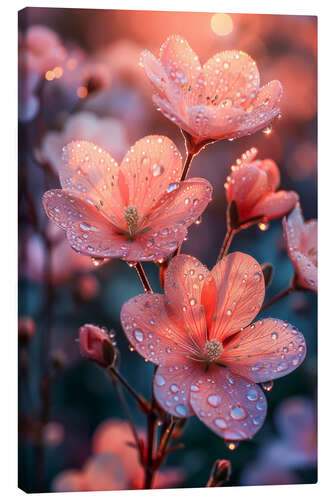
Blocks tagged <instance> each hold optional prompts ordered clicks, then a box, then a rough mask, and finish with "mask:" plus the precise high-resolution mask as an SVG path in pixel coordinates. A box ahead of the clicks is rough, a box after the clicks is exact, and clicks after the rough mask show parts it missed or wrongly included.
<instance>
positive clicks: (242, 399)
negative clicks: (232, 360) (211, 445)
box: [191, 366, 267, 440]
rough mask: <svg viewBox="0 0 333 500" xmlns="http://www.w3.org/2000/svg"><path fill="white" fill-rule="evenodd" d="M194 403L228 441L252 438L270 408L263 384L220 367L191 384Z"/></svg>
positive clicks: (209, 423) (207, 420)
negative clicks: (260, 384)
mask: <svg viewBox="0 0 333 500" xmlns="http://www.w3.org/2000/svg"><path fill="white" fill-rule="evenodd" d="M191 405H192V408H193V411H194V412H195V414H196V415H197V417H198V418H199V419H200V420H201V421H202V422H203V423H204V424H205V425H207V427H209V428H210V429H211V430H212V431H213V432H215V434H218V435H219V436H221V437H222V438H223V439H228V440H240V439H249V438H251V437H252V436H253V435H254V434H255V433H256V432H257V431H258V430H259V429H260V427H261V426H262V425H263V423H264V420H265V416H266V410H267V402H266V398H265V396H264V394H263V392H262V390H261V389H260V387H258V386H257V385H255V384H253V383H251V382H249V381H248V380H245V379H243V378H241V377H239V376H238V375H235V374H234V373H232V372H231V371H230V370H229V369H228V368H222V367H218V366H216V367H214V368H213V369H210V370H209V371H208V372H207V373H203V374H201V376H200V377H199V378H198V379H197V380H196V381H195V382H194V384H193V385H192V386H191Z"/></svg>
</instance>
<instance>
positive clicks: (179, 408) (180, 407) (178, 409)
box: [176, 405, 187, 417]
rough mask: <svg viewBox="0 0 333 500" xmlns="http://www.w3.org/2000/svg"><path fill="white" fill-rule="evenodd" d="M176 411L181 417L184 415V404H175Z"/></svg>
mask: <svg viewBox="0 0 333 500" xmlns="http://www.w3.org/2000/svg"><path fill="white" fill-rule="evenodd" d="M176 412H177V413H179V415H181V416H182V417H185V416H186V413H187V411H186V408H185V406H184V405H177V406H176Z"/></svg>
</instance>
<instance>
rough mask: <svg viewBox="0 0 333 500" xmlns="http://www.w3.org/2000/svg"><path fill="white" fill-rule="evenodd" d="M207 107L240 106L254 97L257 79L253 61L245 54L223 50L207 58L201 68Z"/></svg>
mask: <svg viewBox="0 0 333 500" xmlns="http://www.w3.org/2000/svg"><path fill="white" fill-rule="evenodd" d="M203 70H204V75H205V81H206V89H205V92H206V96H207V100H208V97H209V100H208V102H207V104H212V103H213V104H214V105H216V106H223V107H239V106H243V105H244V103H246V102H247V101H248V100H249V99H250V100H252V99H254V97H255V96H256V95H257V92H258V89H259V83H260V77H259V72H258V68H257V65H256V63H255V61H254V60H253V59H252V58H251V57H250V56H249V55H248V54H245V52H241V51H238V50H225V51H224V52H220V53H219V54H215V55H214V56H213V57H211V58H210V59H209V60H208V61H207V62H206V63H205V65H204V67H203Z"/></svg>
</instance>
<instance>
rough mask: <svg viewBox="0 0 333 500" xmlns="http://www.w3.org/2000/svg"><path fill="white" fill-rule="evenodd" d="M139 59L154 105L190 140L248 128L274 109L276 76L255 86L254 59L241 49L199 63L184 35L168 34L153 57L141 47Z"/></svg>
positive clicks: (249, 130)
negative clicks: (151, 91) (274, 78)
mask: <svg viewBox="0 0 333 500" xmlns="http://www.w3.org/2000/svg"><path fill="white" fill-rule="evenodd" d="M141 64H142V66H143V67H144V70H145V72H146V74H147V76H148V78H149V79H150V81H151V83H152V86H153V90H154V95H153V101H154V103H155V105H156V106H157V107H158V108H159V109H160V110H161V111H162V113H163V114H164V115H165V116H166V117H167V118H169V119H171V120H172V121H173V122H174V123H176V124H177V125H178V126H179V127H180V128H181V129H183V130H185V131H186V132H188V133H189V134H190V135H191V136H192V138H193V141H194V143H196V144H199V143H202V142H205V141H207V140H218V139H233V138H235V137H242V136H244V135H249V134H253V133H254V132H256V131H257V130H260V129H262V128H263V127H266V126H267V125H268V124H270V123H271V122H272V120H273V119H274V118H275V117H276V116H277V115H278V114H279V112H280V110H279V107H278V106H279V101H280V97H281V93H282V87H281V84H280V82H278V81H276V80H274V81H272V82H269V83H268V84H267V85H265V86H264V87H262V88H259V86H260V78H259V72H258V69H257V65H256V63H255V61H253V59H251V57H250V56H248V55H247V54H245V53H244V52H241V51H238V50H226V51H224V52H220V53H219V54H216V55H215V56H213V57H212V58H211V59H209V60H208V61H207V62H206V63H205V64H204V66H201V65H200V62H199V58H198V56H197V55H196V54H195V52H193V50H192V49H191V47H190V46H189V44H188V43H187V42H186V40H184V39H183V38H181V37H179V36H175V35H173V36H170V37H169V38H167V40H166V41H165V42H164V44H163V45H162V47H161V49H160V56H159V59H156V57H154V56H153V55H152V54H151V53H150V52H149V51H144V52H143V53H142V58H141Z"/></svg>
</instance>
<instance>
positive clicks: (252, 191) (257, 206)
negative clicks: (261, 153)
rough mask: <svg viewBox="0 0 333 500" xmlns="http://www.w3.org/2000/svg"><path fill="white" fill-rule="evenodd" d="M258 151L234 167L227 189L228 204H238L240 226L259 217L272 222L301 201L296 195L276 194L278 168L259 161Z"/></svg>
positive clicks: (246, 154)
mask: <svg viewBox="0 0 333 500" xmlns="http://www.w3.org/2000/svg"><path fill="white" fill-rule="evenodd" d="M257 154H258V151H257V149H256V148H251V149H250V150H248V151H245V153H243V154H242V156H241V158H239V159H237V160H236V164H235V165H232V166H231V172H230V175H229V176H228V177H227V182H226V183H225V185H224V187H225V190H226V195H227V200H228V202H229V203H230V202H231V201H235V202H236V203H237V208H238V212H239V217H240V222H242V221H244V220H247V219H250V218H254V217H257V218H258V219H261V220H264V221H269V220H271V219H276V218H278V217H282V216H283V215H286V214H287V213H288V212H290V211H291V210H292V209H293V208H294V206H295V204H296V203H297V201H298V194H297V193H295V191H277V189H278V187H279V184H280V172H279V168H278V166H277V165H276V163H275V162H274V161H273V160H270V159H266V160H256V159H255V158H256V156H257Z"/></svg>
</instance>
